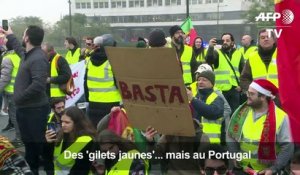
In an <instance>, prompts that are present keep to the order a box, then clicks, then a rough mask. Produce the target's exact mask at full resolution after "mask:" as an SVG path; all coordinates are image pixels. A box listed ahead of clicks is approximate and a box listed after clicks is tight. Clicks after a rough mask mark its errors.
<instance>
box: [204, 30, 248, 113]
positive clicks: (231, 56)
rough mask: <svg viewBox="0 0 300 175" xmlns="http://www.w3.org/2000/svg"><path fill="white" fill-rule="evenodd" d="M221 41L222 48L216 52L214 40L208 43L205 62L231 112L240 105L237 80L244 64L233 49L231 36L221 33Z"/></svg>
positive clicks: (239, 55)
mask: <svg viewBox="0 0 300 175" xmlns="http://www.w3.org/2000/svg"><path fill="white" fill-rule="evenodd" d="M221 39H222V41H223V44H222V48H221V49H216V50H214V46H215V45H216V44H217V43H216V38H212V39H211V40H210V41H209V48H208V51H207V56H206V61H207V63H208V64H210V65H212V67H213V68H214V72H215V73H216V87H217V88H218V89H219V90H221V91H222V93H223V95H224V96H225V98H226V100H227V101H228V103H229V105H230V108H231V110H232V112H233V111H235V110H236V108H237V107H238V106H239V104H240V101H239V100H240V92H241V88H240V85H239V79H240V73H241V72H242V70H243V67H244V64H245V63H244V59H243V56H242V54H241V52H239V51H238V50H236V49H235V47H234V46H235V44H234V37H233V35H232V34H231V33H223V34H222V37H221Z"/></svg>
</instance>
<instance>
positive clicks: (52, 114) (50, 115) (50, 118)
mask: <svg viewBox="0 0 300 175" xmlns="http://www.w3.org/2000/svg"><path fill="white" fill-rule="evenodd" d="M53 118H54V112H51V113H50V114H49V117H48V121H47V123H51V122H52V119H53Z"/></svg>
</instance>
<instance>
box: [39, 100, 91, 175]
mask: <svg viewBox="0 0 300 175" xmlns="http://www.w3.org/2000/svg"><path fill="white" fill-rule="evenodd" d="M61 127H62V129H61V130H60V131H59V132H58V133H57V134H56V132H55V131H53V130H52V129H51V130H47V131H46V134H45V137H46V139H47V142H48V143H53V142H55V148H54V154H53V155H54V170H55V174H74V175H75V174H80V175H85V174H89V173H91V165H92V162H91V161H90V160H89V154H88V153H94V152H95V150H94V137H95V133H96V132H95V130H94V129H93V126H92V124H91V123H90V121H89V120H88V118H87V117H86V116H85V115H84V113H83V111H81V110H80V109H79V108H77V107H75V106H73V107H69V108H67V109H66V110H65V111H64V112H63V115H62V117H61ZM67 152H72V153H73V154H74V153H76V154H77V156H76V158H74V157H73V156H68V155H69V154H70V153H69V154H68V153H67Z"/></svg>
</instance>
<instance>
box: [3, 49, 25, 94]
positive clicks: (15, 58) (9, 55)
mask: <svg viewBox="0 0 300 175" xmlns="http://www.w3.org/2000/svg"><path fill="white" fill-rule="evenodd" d="M3 58H4V59H10V61H11V62H12V64H13V69H12V71H11V74H10V76H11V79H10V82H9V83H8V84H7V85H6V86H5V88H4V91H5V92H6V93H8V94H13V93H14V84H15V80H16V76H17V73H18V70H19V66H20V62H21V59H20V57H19V56H18V55H17V54H16V53H15V52H9V53H6V54H5V55H4V56H3Z"/></svg>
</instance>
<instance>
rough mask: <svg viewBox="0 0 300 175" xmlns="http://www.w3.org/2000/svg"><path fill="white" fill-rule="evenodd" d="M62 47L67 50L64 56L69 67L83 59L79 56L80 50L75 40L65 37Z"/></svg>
mask: <svg viewBox="0 0 300 175" xmlns="http://www.w3.org/2000/svg"><path fill="white" fill-rule="evenodd" d="M64 45H65V48H66V49H68V52H67V54H66V60H67V62H68V64H69V65H71V64H75V63H78V62H79V61H81V60H83V59H84V58H83V56H82V55H81V50H80V48H79V46H78V44H77V41H76V40H75V38H73V37H66V39H65V42H64Z"/></svg>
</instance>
